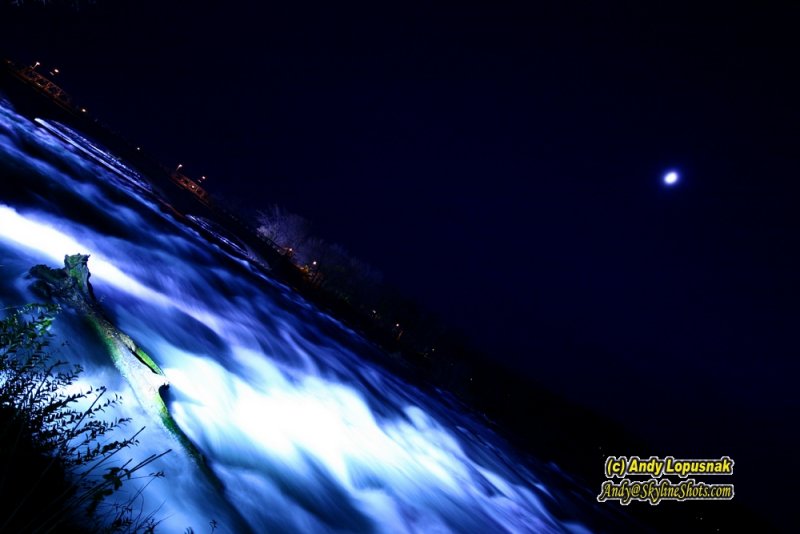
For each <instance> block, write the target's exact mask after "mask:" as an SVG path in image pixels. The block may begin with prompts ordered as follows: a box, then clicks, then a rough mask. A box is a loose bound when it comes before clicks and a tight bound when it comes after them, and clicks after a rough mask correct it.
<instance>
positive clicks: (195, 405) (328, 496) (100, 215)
mask: <svg viewBox="0 0 800 534" xmlns="http://www.w3.org/2000/svg"><path fill="white" fill-rule="evenodd" d="M70 135H73V132H72V131H71V130H69V129H60V130H59V131H58V136H54V135H53V134H52V133H48V131H44V130H42V129H37V128H36V126H35V125H34V124H33V123H31V122H29V121H28V120H26V119H24V118H22V117H20V116H19V115H17V114H15V113H14V112H13V111H11V110H10V109H9V108H8V107H7V106H5V105H4V104H3V102H2V101H0V175H2V176H3V180H4V185H3V188H2V189H0V298H2V305H3V306H13V305H17V304H22V303H25V302H32V301H34V300H36V297H35V296H34V295H32V294H31V293H30V290H29V288H28V287H29V285H30V280H28V279H27V278H26V274H27V270H28V269H29V268H30V267H31V266H33V264H34V263H47V264H50V265H52V266H61V265H62V262H63V258H64V255H66V254H75V253H84V254H91V255H92V256H91V259H90V261H89V268H90V269H91V271H92V273H93V277H92V282H93V284H94V286H95V292H96V293H97V294H98V296H99V297H100V299H101V304H102V306H103V308H104V309H105V310H107V312H108V314H109V316H110V317H111V318H113V320H114V321H115V323H116V325H117V326H118V327H119V328H120V330H122V331H123V332H125V333H126V334H128V335H130V336H131V337H132V338H133V339H134V340H135V341H136V343H137V344H139V345H140V346H142V347H143V348H144V349H145V350H146V351H147V352H148V353H149V354H150V355H151V356H152V357H153V359H154V360H155V361H156V363H158V364H159V366H160V367H161V368H162V369H163V370H164V373H165V375H166V377H167V379H168V380H169V381H170V383H171V386H170V390H169V399H168V407H169V410H170V412H171V414H172V416H173V418H174V420H175V421H176V422H177V424H178V425H179V426H180V428H181V429H182V431H183V432H184V433H185V434H186V435H187V436H188V437H189V438H190V439H191V440H192V442H193V443H194V444H195V446H196V447H197V448H198V449H199V450H200V452H201V453H202V455H203V456H204V457H205V458H206V459H207V460H208V465H209V466H210V468H211V469H212V470H213V473H214V475H215V476H216V477H217V478H218V479H219V480H221V481H222V483H223V485H224V489H223V490H217V489H215V488H214V487H213V485H212V484H210V483H209V482H208V480H206V479H205V478H204V477H205V475H204V473H203V471H202V470H201V469H198V468H197V465H196V464H195V463H194V462H193V460H192V459H191V458H190V457H189V455H188V454H186V452H185V451H184V450H182V448H181V445H180V444H179V443H177V442H176V441H175V440H174V439H173V438H172V436H171V435H169V434H168V433H167V432H165V431H163V430H162V428H161V426H160V425H159V423H158V421H155V420H147V419H146V418H147V417H149V416H148V415H147V412H146V411H145V410H142V409H141V408H140V407H139V406H138V405H136V402H135V400H134V399H135V396H133V395H130V393H131V392H130V389H129V388H130V386H129V385H127V383H126V382H125V380H123V379H122V378H121V377H120V376H117V375H118V373H116V370H115V368H114V367H113V366H111V365H110V362H109V359H108V354H107V353H106V352H105V350H106V349H105V347H104V345H103V344H102V343H100V342H99V341H98V339H96V337H93V336H91V335H86V336H83V337H82V336H81V335H80V332H81V330H80V329H81V328H82V326H81V323H80V322H79V321H78V322H74V323H69V322H65V323H63V324H64V326H63V327H62V328H63V329H64V331H65V332H67V331H71V332H72V334H71V337H70V344H69V346H68V347H67V348H66V349H65V350H67V351H68V355H72V356H74V357H76V358H80V359H81V361H80V363H81V364H82V365H83V366H84V367H85V368H86V369H87V375H86V376H85V377H84V380H85V381H86V382H87V383H95V384H97V385H100V384H105V385H108V386H109V387H110V388H111V389H112V390H114V391H119V392H121V393H122V394H123V396H125V397H126V398H127V399H128V402H127V404H124V405H123V407H122V408H121V409H122V410H123V412H122V413H121V414H120V415H122V416H130V417H132V418H133V419H134V422H133V423H132V426H133V427H136V428H138V427H141V426H147V427H148V431H147V433H145V434H143V436H144V437H143V440H142V441H143V445H141V448H142V449H143V451H142V453H143V454H144V452H148V453H149V452H159V451H163V450H165V449H168V448H172V449H174V451H173V453H171V454H170V455H167V456H166V457H164V458H162V459H161V460H159V462H157V463H156V464H154V466H153V468H154V469H159V470H163V471H164V472H165V474H166V478H165V479H163V480H158V481H156V482H154V483H152V484H150V485H149V486H148V487H147V488H146V489H145V491H144V497H145V499H146V502H147V503H149V504H150V505H152V508H156V507H158V506H159V505H162V506H163V508H161V510H162V512H163V516H165V520H164V523H162V529H163V531H164V532H183V531H185V530H186V527H188V526H190V525H189V523H188V522H189V521H192V522H194V524H193V525H191V526H193V528H194V529H195V531H198V532H199V531H202V530H203V527H204V525H207V523H208V521H209V520H210V519H215V520H217V521H218V523H219V525H220V527H219V529H218V532H236V533H239V532H259V533H260V532H331V531H338V532H345V531H346V532H408V533H410V532H501V531H503V532H585V531H586V529H585V528H584V527H583V526H582V525H581V523H580V522H579V519H580V518H574V516H573V514H574V511H573V510H574V509H575V505H574V502H576V501H575V497H574V496H573V493H574V492H575V488H574V487H573V486H570V485H567V484H566V482H564V488H565V489H561V488H559V487H556V486H554V485H552V484H549V482H548V483H547V485H546V484H545V480H548V481H549V480H559V481H561V480H563V479H562V478H561V476H560V474H559V473H558V471H557V470H555V469H554V468H551V467H546V466H544V465H540V464H536V463H535V462H534V461H533V460H526V461H523V460H521V459H520V458H519V457H517V456H516V455H515V453H513V452H512V451H511V449H510V447H508V445H507V444H506V443H505V442H504V441H503V440H501V439H500V438H498V437H497V436H496V435H495V434H494V433H493V432H491V431H489V430H488V429H486V428H485V427H484V426H482V425H481V424H480V423H479V422H477V421H476V420H475V419H473V418H472V417H471V416H468V415H466V414H465V412H466V411H464V410H460V409H458V408H457V407H458V406H459V405H458V404H457V403H455V402H453V401H450V402H448V403H444V402H442V401H441V399H437V398H433V397H431V396H430V395H427V394H425V393H423V392H422V391H420V390H419V389H417V388H416V387H414V386H413V385H411V384H408V383H405V382H403V381H402V380H400V379H398V378H397V377H394V376H392V375H391V374H389V373H388V372H386V371H385V370H383V369H382V368H381V367H379V366H376V365H374V364H372V363H368V362H370V361H373V360H380V359H381V358H385V355H383V354H382V353H380V352H379V351H378V350H377V349H375V348H374V347H373V346H372V345H371V344H370V343H367V342H365V341H364V340H363V339H362V338H360V337H359V336H358V335H357V334H356V333H354V332H353V331H350V330H347V329H345V328H343V327H341V325H339V323H337V322H336V321H333V320H331V318H330V317H328V316H326V315H325V314H323V313H321V312H320V311H318V310H316V309H315V308H314V307H313V306H312V305H310V304H309V303H308V302H306V301H305V300H304V299H303V298H302V297H300V296H299V295H297V294H296V293H294V292H292V291H291V290H290V289H289V288H287V287H285V286H283V285H281V284H277V283H275V282H273V281H271V280H269V279H267V277H265V276H264V275H263V274H261V273H260V272H258V271H256V270H254V269H253V268H251V267H250V266H248V265H247V264H244V263H243V262H241V261H234V260H232V259H231V257H229V256H228V255H227V254H226V253H224V252H223V251H222V250H220V249H219V248H217V247H213V246H210V245H209V243H208V242H206V241H204V240H203V239H202V238H201V236H200V235H199V234H198V233H197V232H195V231H193V230H191V229H189V228H186V227H184V226H183V225H181V224H179V223H177V222H176V221H175V220H174V219H173V218H172V217H171V215H169V214H164V213H160V212H159V211H158V210H157V209H155V208H154V207H153V206H154V204H153V202H152V201H151V200H152V199H148V198H146V195H148V194H150V193H149V192H148V191H147V190H146V188H142V187H137V188H125V187H121V186H120V185H119V181H120V176H122V177H123V178H124V176H125V173H126V172H127V167H125V166H124V165H122V164H118V163H115V165H113V169H109V168H107V167H108V166H106V165H99V164H96V163H93V162H92V161H89V160H87V159H86V158H87V157H88V156H87V153H89V152H91V154H97V153H99V152H100V151H101V148H100V147H98V146H95V145H92V146H91V147H89V148H91V151H90V150H89V148H87V149H86V150H77V149H76V146H78V147H80V146H82V145H81V144H82V143H87V142H88V141H87V140H86V139H84V138H83V137H80V136H76V137H75V138H70V140H69V141H70V142H69V143H67V142H65V140H64V137H65V136H70ZM106 159H108V161H112V162H117V160H115V159H113V158H111V156H109V158H106ZM104 161H105V159H104ZM112 171H113V172H112ZM75 206H80V209H73V208H74V207H75ZM62 208H63V209H62ZM59 324H60V323H59ZM70 329H71V330H70ZM546 438H547V436H543V439H546ZM132 452H133V453H135V452H137V451H135V450H134V451H132ZM566 488H568V489H566ZM593 490H594V489H592V491H587V492H586V495H587V496H588V497H589V500H591V499H592V498H593V496H594V491H593ZM577 502H581V501H580V499H578V501H577ZM565 503H572V504H568V505H567V504H565ZM581 506H583V508H584V509H586V510H590V509H591V505H590V504H585V503H583V504H581ZM567 510H568V511H567ZM565 518H572V519H565Z"/></svg>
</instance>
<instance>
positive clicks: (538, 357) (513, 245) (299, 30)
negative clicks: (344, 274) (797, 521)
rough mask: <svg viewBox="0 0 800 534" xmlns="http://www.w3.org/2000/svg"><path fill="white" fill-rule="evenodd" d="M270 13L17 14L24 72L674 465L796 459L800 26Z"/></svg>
mask: <svg viewBox="0 0 800 534" xmlns="http://www.w3.org/2000/svg"><path fill="white" fill-rule="evenodd" d="M261 4H262V3H261V2H250V3H243V2H224V3H223V2H214V3H209V5H205V4H204V3H202V2H164V1H157V2H155V1H136V2H132V1H116V0H115V1H113V2H112V1H108V2H105V1H101V0H98V1H97V2H96V4H94V5H91V4H89V5H82V7H81V8H80V9H79V10H77V11H76V10H60V9H55V8H50V9H41V8H38V7H35V8H34V7H30V6H29V7H28V8H24V9H20V8H9V7H7V6H5V5H4V7H3V8H2V10H0V14H2V16H1V17H0V52H2V53H3V54H5V55H6V56H8V57H10V58H12V59H15V60H17V61H20V62H33V61H34V60H38V61H41V62H42V63H43V64H44V65H45V66H57V67H59V68H60V69H61V71H62V74H61V81H62V84H63V86H64V87H66V88H67V89H68V90H69V92H70V93H72V94H73V96H74V98H75V100H77V101H79V102H80V103H81V104H82V105H85V106H86V107H87V108H89V109H90V111H91V112H92V113H93V114H94V115H95V116H97V117H99V118H100V119H101V120H103V121H104V122H106V123H108V124H110V125H111V126H113V127H114V128H115V129H117V130H119V131H120V132H122V133H123V134H124V135H125V136H126V137H128V138H130V139H132V140H135V141H136V142H137V144H141V145H142V146H143V147H144V148H145V150H148V151H149V152H151V153H152V154H153V155H155V156H156V157H157V158H158V159H160V160H161V161H163V162H164V163H167V164H177V163H178V162H180V163H182V164H183V165H184V166H185V170H186V171H187V173H188V174H190V175H193V174H194V175H198V176H199V175H200V174H205V175H207V176H208V177H209V179H208V182H207V185H208V189H210V190H211V191H212V193H217V194H222V195H224V196H226V197H229V198H234V199H239V200H240V201H241V202H242V203H243V204H244V205H246V206H248V207H250V208H259V207H266V206H268V205H270V204H272V203H278V204H280V205H282V206H285V207H286V208H288V209H289V210H291V211H295V212H298V213H301V214H303V215H305V216H306V217H308V218H309V219H311V220H312V221H313V222H314V231H315V233H317V234H319V235H321V236H322V237H324V238H327V239H330V240H333V241H337V242H340V243H342V244H343V245H344V246H345V247H346V248H348V249H349V250H350V251H351V252H353V253H354V254H355V255H357V256H359V257H362V258H364V259H365V260H367V261H368V262H370V263H372V264H373V265H375V266H376V267H377V268H378V269H380V270H381V271H382V272H383V273H384V276H385V279H386V280H387V281H389V282H392V283H394V284H395V285H397V286H398V287H399V288H401V290H402V291H403V292H404V293H405V294H407V295H409V296H411V297H414V298H416V299H417V300H419V301H420V302H422V303H423V304H424V305H425V306H427V307H429V308H430V309H432V310H434V311H435V312H436V313H438V314H440V315H441V316H442V317H443V318H445V320H446V321H447V322H449V323H451V324H453V325H454V326H456V327H458V328H461V329H463V330H464V331H466V332H468V336H470V338H471V341H472V343H474V344H475V345H476V346H478V347H479V348H481V349H483V350H484V351H486V352H487V353H488V354H490V355H491V357H492V358H494V359H495V360H496V361H498V362H500V363H502V364H503V365H507V366H509V367H511V368H512V369H516V370H518V371H520V372H524V373H526V374H527V375H528V376H529V377H531V379H532V380H534V381H535V382H537V383H539V384H540V385H543V386H545V387H547V388H550V389H551V390H553V391H556V392H558V393H560V394H563V395H565V396H567V397H569V398H571V399H574V400H576V401H578V402H581V403H584V404H587V405H589V406H591V407H592V408H594V409H597V410H598V411H600V412H602V413H605V414H607V415H610V416H612V417H615V418H618V419H619V420H621V421H623V422H624V423H626V424H628V425H629V426H631V427H632V428H635V429H636V430H637V432H640V433H641V434H642V435H643V436H644V437H646V438H649V439H652V440H653V441H654V442H657V443H663V444H664V445H663V447H664V448H663V450H662V454H683V453H689V454H696V455H697V456H702V455H708V456H717V457H718V456H721V455H724V454H731V455H732V456H734V458H736V455H737V454H740V455H744V457H745V458H755V457H756V456H757V455H759V454H782V453H786V452H788V451H790V450H793V449H794V448H795V447H796V446H797V441H796V438H795V439H794V440H792V439H790V438H789V436H790V435H791V434H790V429H792V428H795V429H796V423H797V417H796V413H797V409H798V407H800V406H798V404H800V403H798V396H797V393H796V387H795V382H796V376H797V375H796V370H797V367H798V366H797V363H796V362H797V357H798V355H800V350H798V349H797V332H798V330H800V329H798V320H799V319H800V310H798V302H799V300H798V298H799V297H800V291H798V289H800V287H799V286H800V284H799V283H798V276H797V275H798V272H800V260H799V259H798V258H800V255H798V254H797V251H796V249H797V247H798V233H797V232H798V230H799V229H800V222H799V221H798V213H799V212H800V204H799V203H798V193H799V192H800V182H799V181H798V169H800V150H799V149H798V142H799V141H800V135H798V134H799V132H798V124H800V106H798V98H799V97H798V95H800V79H799V78H798V60H797V58H798V53H800V46H798V45H800V42H798V41H800V32H798V31H797V27H798V24H799V23H800V5H798V4H797V3H794V6H791V5H789V3H786V4H766V3H761V2H759V3H753V4H752V6H751V7H749V8H744V7H742V8H738V7H735V6H734V5H733V4H734V3H720V4H717V5H713V4H711V3H703V4H704V6H705V7H703V8H702V9H699V8H698V7H697V5H696V4H699V2H693V3H690V4H688V5H682V4H680V3H674V2H628V3H619V4H615V5H614V6H609V5H605V6H601V5H599V3H586V4H584V3H572V4H569V5H568V4H567V3H564V2H542V3H536V4H537V5H533V4H534V3H532V2H522V3H519V4H516V5H515V4H510V3H504V5H503V6H499V5H496V4H498V3H496V2H453V3H446V4H445V3H428V4H427V5H423V6H413V5H411V4H408V3H405V4H402V5H399V6H396V7H388V5H386V4H383V3H379V4H381V7H380V8H376V7H375V6H373V7H371V8H355V7H351V8H342V7H339V6H336V7H331V6H330V5H329V6H327V7H319V6H312V5H310V4H303V5H297V6H295V7H291V8H289V7H286V6H285V5H280V6H269V7H267V6H263V5H261ZM668 170H676V171H677V172H679V173H680V177H681V178H680V181H679V183H678V184H676V185H675V186H674V187H671V188H668V187H666V186H665V185H664V184H663V182H662V177H663V175H664V174H665V173H666V172H667V171H668ZM632 391H633V392H635V393H634V395H635V396H636V397H637V400H635V401H634V403H633V404H630V403H629V399H630V395H631V393H630V392H632ZM709 416H713V418H711V419H709ZM792 421H793V422H792ZM765 443H767V444H769V448H766V446H765V445H764V444H765ZM635 452H636V451H619V453H620V454H633V453H635ZM797 467H798V463H797V461H796V460H794V461H793V469H794V470H795V473H797ZM600 468H601V466H598V469H600ZM743 469H745V470H746V469H747V467H743ZM751 469H752V468H751ZM751 475H752V476H755V475H754V474H753V472H752V471H751ZM740 491H743V492H746V491H747V489H745V488H742V489H740V488H738V487H737V495H738V493H739V492H740ZM751 491H752V490H751ZM753 498H756V499H759V500H761V501H766V500H768V499H767V498H766V497H764V496H760V497H759V496H755V497H753ZM770 513H771V512H770ZM775 513H776V514H778V515H780V514H781V513H788V512H787V511H783V512H781V511H777V512H775Z"/></svg>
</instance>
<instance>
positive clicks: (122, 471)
mask: <svg viewBox="0 0 800 534" xmlns="http://www.w3.org/2000/svg"><path fill="white" fill-rule="evenodd" d="M57 312H58V307H57V306H55V305H39V304H31V305H27V306H23V307H21V308H17V309H13V310H11V312H10V313H9V314H8V315H7V316H6V317H5V318H4V319H2V320H0V531H3V532H83V531H87V530H88V531H93V532H153V530H154V529H155V527H156V525H157V521H156V520H155V518H154V512H149V513H148V512H145V511H144V506H143V499H142V491H143V489H144V487H145V486H146V484H149V483H150V482H151V481H152V480H154V479H155V478H159V477H163V476H164V474H163V472H160V471H159V472H151V473H147V474H143V469H144V468H145V467H146V466H148V465H149V464H151V463H152V462H154V461H155V460H156V459H158V458H160V457H161V456H163V455H164V454H166V453H167V452H169V451H166V452H164V453H161V454H154V455H151V456H149V457H147V458H146V459H144V460H142V461H140V462H138V463H134V462H133V460H127V461H124V462H121V460H120V459H119V456H120V453H121V452H122V451H124V450H125V449H128V448H129V447H131V446H133V445H136V444H137V443H138V441H137V437H138V436H139V434H140V433H141V432H142V430H144V429H141V430H139V431H138V432H136V433H134V434H133V435H132V436H131V437H129V438H126V439H122V440H111V439H110V438H109V436H110V435H111V434H112V432H113V431H115V430H117V429H118V428H119V427H121V426H122V425H124V424H125V423H127V422H128V419H124V418H116V419H113V420H111V421H106V420H104V419H102V418H101V416H102V415H103V414H104V413H105V412H106V411H109V410H112V409H113V408H114V406H115V405H116V404H117V403H118V402H119V401H120V399H119V397H117V396H114V397H107V396H106V389H105V388H103V387H101V388H98V389H95V388H88V389H86V390H82V391H77V392H75V388H76V386H77V383H76V381H77V379H78V378H79V376H80V374H81V372H82V369H81V368H80V366H76V365H73V366H69V365H68V364H67V363H66V362H64V361H61V360H53V358H52V357H51V355H50V349H49V347H50V343H51V341H52V334H51V333H50V327H51V325H52V323H53V320H54V317H55V315H56V313H57ZM81 405H83V406H86V407H85V408H83V409H77V408H76V406H81ZM134 480H145V481H146V483H145V484H144V485H143V486H140V487H139V488H138V489H135V490H134V491H133V493H132V495H129V496H128V497H127V499H126V500H125V502H123V503H122V504H120V503H119V501H120V498H119V497H120V496H121V495H122V494H120V495H118V496H117V498H115V499H112V498H110V497H112V495H114V494H116V493H117V492H118V491H120V490H121V489H122V488H123V484H125V487H126V488H127V487H128V484H129V483H130V481H134Z"/></svg>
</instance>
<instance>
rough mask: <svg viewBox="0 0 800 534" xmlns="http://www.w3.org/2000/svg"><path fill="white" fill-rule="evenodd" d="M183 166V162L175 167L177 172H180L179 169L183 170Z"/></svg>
mask: <svg viewBox="0 0 800 534" xmlns="http://www.w3.org/2000/svg"><path fill="white" fill-rule="evenodd" d="M182 167H183V164H182V163H178V166H177V167H175V172H178V171H179V170H181V168H182Z"/></svg>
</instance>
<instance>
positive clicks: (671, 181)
mask: <svg viewBox="0 0 800 534" xmlns="http://www.w3.org/2000/svg"><path fill="white" fill-rule="evenodd" d="M664 183H665V184H667V185H675V184H676V183H678V173H677V172H675V171H670V172H668V173H667V174H665V175H664Z"/></svg>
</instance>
